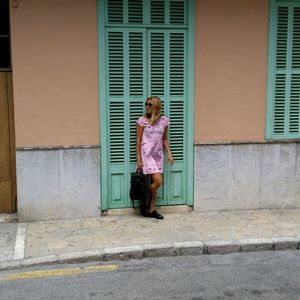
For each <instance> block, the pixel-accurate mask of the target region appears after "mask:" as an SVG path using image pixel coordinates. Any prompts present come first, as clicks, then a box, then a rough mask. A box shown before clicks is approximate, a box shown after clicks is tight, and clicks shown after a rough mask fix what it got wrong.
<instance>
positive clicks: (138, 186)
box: [129, 169, 150, 216]
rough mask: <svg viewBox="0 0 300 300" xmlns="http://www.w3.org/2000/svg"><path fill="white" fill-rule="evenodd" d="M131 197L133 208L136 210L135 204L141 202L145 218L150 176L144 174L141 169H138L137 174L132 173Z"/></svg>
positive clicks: (141, 209)
mask: <svg viewBox="0 0 300 300" xmlns="http://www.w3.org/2000/svg"><path fill="white" fill-rule="evenodd" d="M129 196H130V199H131V201H132V205H133V208H136V207H135V203H134V202H135V201H136V200H139V201H140V211H141V214H142V215H143V216H144V215H145V214H146V210H147V204H146V201H147V199H149V196H150V190H149V186H148V176H146V175H145V174H143V172H142V170H140V169H136V171H135V172H133V173H131V182H130V192H129Z"/></svg>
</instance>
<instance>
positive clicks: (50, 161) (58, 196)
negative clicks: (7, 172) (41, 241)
mask: <svg viewBox="0 0 300 300" xmlns="http://www.w3.org/2000/svg"><path fill="white" fill-rule="evenodd" d="M16 157H17V193H18V216H19V220H20V221H36V220H51V219H66V218H80V217H93V216H98V215H99V214H100V204H101V202H100V150H99V148H81V149H54V150H48V149H47V150H17V155H16Z"/></svg>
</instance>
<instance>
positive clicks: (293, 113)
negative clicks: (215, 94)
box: [267, 1, 300, 139]
mask: <svg viewBox="0 0 300 300" xmlns="http://www.w3.org/2000/svg"><path fill="white" fill-rule="evenodd" d="M273 4H274V2H273ZM271 14H272V15H271V29H272V30H271V32H270V34H271V36H270V41H271V42H270V62H269V90H268V123H267V138H273V139H276V138H277V139H282V138H299V137H300V128H299V126H300V124H299V123H300V119H299V116H300V112H299V110H300V3H296V2H295V1H277V2H276V3H275V4H274V6H273V8H272V9H271ZM273 37H275V38H273ZM273 49H274V51H273Z"/></svg>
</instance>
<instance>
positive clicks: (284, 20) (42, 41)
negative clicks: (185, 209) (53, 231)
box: [0, 0, 300, 221]
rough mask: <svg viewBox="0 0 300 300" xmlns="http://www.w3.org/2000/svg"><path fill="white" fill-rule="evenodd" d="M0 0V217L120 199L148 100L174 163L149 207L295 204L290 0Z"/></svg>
mask: <svg viewBox="0 0 300 300" xmlns="http://www.w3.org/2000/svg"><path fill="white" fill-rule="evenodd" d="M0 2H1V3H3V7H8V6H7V5H8V4H9V18H8V19H9V24H10V31H9V33H8V34H3V35H1V33H0V39H1V38H2V40H4V38H6V39H8V40H10V53H11V59H10V64H9V66H6V67H4V65H5V64H4V65H3V66H2V68H1V66H0V70H1V76H2V77H1V78H2V79H1V82H2V83H1V84H2V85H1V86H2V91H3V90H4V88H3V86H5V87H6V92H5V93H4V92H2V94H1V95H4V96H5V97H4V96H3V97H2V99H6V100H5V101H4V100H3V101H2V102H1V103H2V105H3V107H13V109H12V108H11V109H10V110H9V109H5V110H4V109H3V110H2V111H7V113H6V118H2V120H4V119H5V122H4V125H2V128H4V129H5V128H6V130H4V129H3V130H2V131H0V133H1V132H8V130H10V131H9V133H10V134H9V135H8V134H6V137H7V136H9V137H10V138H6V142H5V143H4V142H3V143H2V147H0V149H2V148H3V149H6V150H0V153H1V151H2V153H5V155H4V154H3V155H2V156H1V155H0V160H1V158H2V161H6V162H7V161H9V162H10V164H9V166H8V167H7V165H8V164H7V163H6V164H3V163H2V164H1V161H0V166H2V167H1V168H0V172H2V173H0V186H1V187H2V186H4V184H6V186H7V182H10V185H9V188H8V189H7V188H6V190H10V191H11V192H10V196H7V195H8V193H6V196H5V197H6V200H5V199H4V196H2V200H1V199H0V200H1V201H0V203H6V204H7V203H10V206H9V205H8V206H9V207H8V208H7V205H6V206H5V207H4V205H2V206H1V205H0V208H2V210H3V212H5V211H10V212H12V211H14V210H16V209H17V210H18V214H19V218H20V220H24V221H29V220H47V219H56V218H74V217H87V216H97V215H101V212H103V211H106V210H108V209H116V208H129V207H131V201H130V199H129V196H128V194H129V184H130V172H132V171H133V170H134V168H135V158H136V154H135V121H136V120H137V119H138V117H139V116H141V115H142V114H143V107H144V102H145V99H146V98H147V96H149V95H156V96H159V97H160V98H161V99H162V101H163V112H164V114H165V115H167V116H168V117H170V119H171V123H170V129H169V139H170V144H171V149H172V151H173V154H174V159H175V164H174V165H173V166H172V167H169V166H166V172H165V174H164V182H165V184H164V187H163V188H161V189H160V193H159V198H158V204H159V205H167V206H171V205H188V206H192V207H193V209H194V210H196V211H208V210H235V209H259V208H294V207H298V208H299V207H300V188H299V186H300V185H299V183H300V157H299V155H300V147H299V146H298V141H299V138H300V129H299V124H300V121H299V120H300V114H299V109H300V0H247V1H238V0H229V1H221V0H213V1H212V0H194V1H193V0H149V1H146V0H99V1H95V0H88V1H84V2H83V1H77V0H76V1H69V0H60V1H58V0H55V1H39V2H38V1H33V0H27V1H23V0H17V1H11V2H10V3H9V1H5V0H1V1H0ZM5 5H6V6H5ZM2 44H3V43H2ZM1 47H2V46H1ZM4 74H5V75H4ZM4 77H5V78H6V79H5V80H6V83H5V84H3V82H4V79H3V78H4ZM10 78H11V79H10ZM0 92H1V90H0ZM8 95H10V96H8ZM3 103H4V104H3ZM9 103H11V104H9ZM12 104H13V106H12ZM4 105H6V106H4ZM12 112H13V113H12ZM3 115H4V114H3ZM9 116H10V117H9ZM0 126H1V124H0ZM5 126H6V127H5ZM9 128H10V129H9ZM0 137H1V139H2V140H3V141H4V134H2V136H1V135H0ZM14 140H15V145H14ZM4 144H5V147H4ZM14 147H16V151H14ZM14 153H16V171H14V170H15V169H14V168H15V167H14V166H15V163H14V155H13V154H14ZM4 165H6V169H5V170H6V171H4V167H3V166H4ZM7 170H10V171H9V172H8V171H7ZM5 174H6V175H5ZM14 174H15V175H14ZM4 175H5V176H4ZM8 175H9V176H8ZM14 176H15V177H16V183H17V184H15V183H14V182H15V181H14V178H15V177H14ZM2 190H3V189H2ZM14 191H17V192H16V193H17V206H16V203H15V199H16V197H15V196H14ZM3 194H4V193H3ZM0 195H2V194H1V192H0ZM7 199H11V200H7ZM12 203H13V204H14V205H12Z"/></svg>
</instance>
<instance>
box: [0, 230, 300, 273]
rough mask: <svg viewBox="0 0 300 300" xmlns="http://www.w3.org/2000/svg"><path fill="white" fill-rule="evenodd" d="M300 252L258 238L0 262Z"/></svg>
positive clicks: (297, 246)
mask: <svg viewBox="0 0 300 300" xmlns="http://www.w3.org/2000/svg"><path fill="white" fill-rule="evenodd" d="M270 250H276V251H279V250H300V236H296V237H275V238H255V239H240V240H221V241H206V242H201V241H186V242H175V243H159V244H145V245H134V246H125V247H113V248H104V249H99V250H88V251H82V252H72V253H67V254H61V255H58V254H56V255H49V256H43V257H33V258H25V259H20V260H12V261H7V262H0V270H9V269H16V268H25V267H32V266H38V265H49V264H56V263H68V264H72V263H85V262H91V261H112V260H129V259H142V258H146V257H166V256H184V255H216V254H230V253H237V252H253V251H270Z"/></svg>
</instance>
